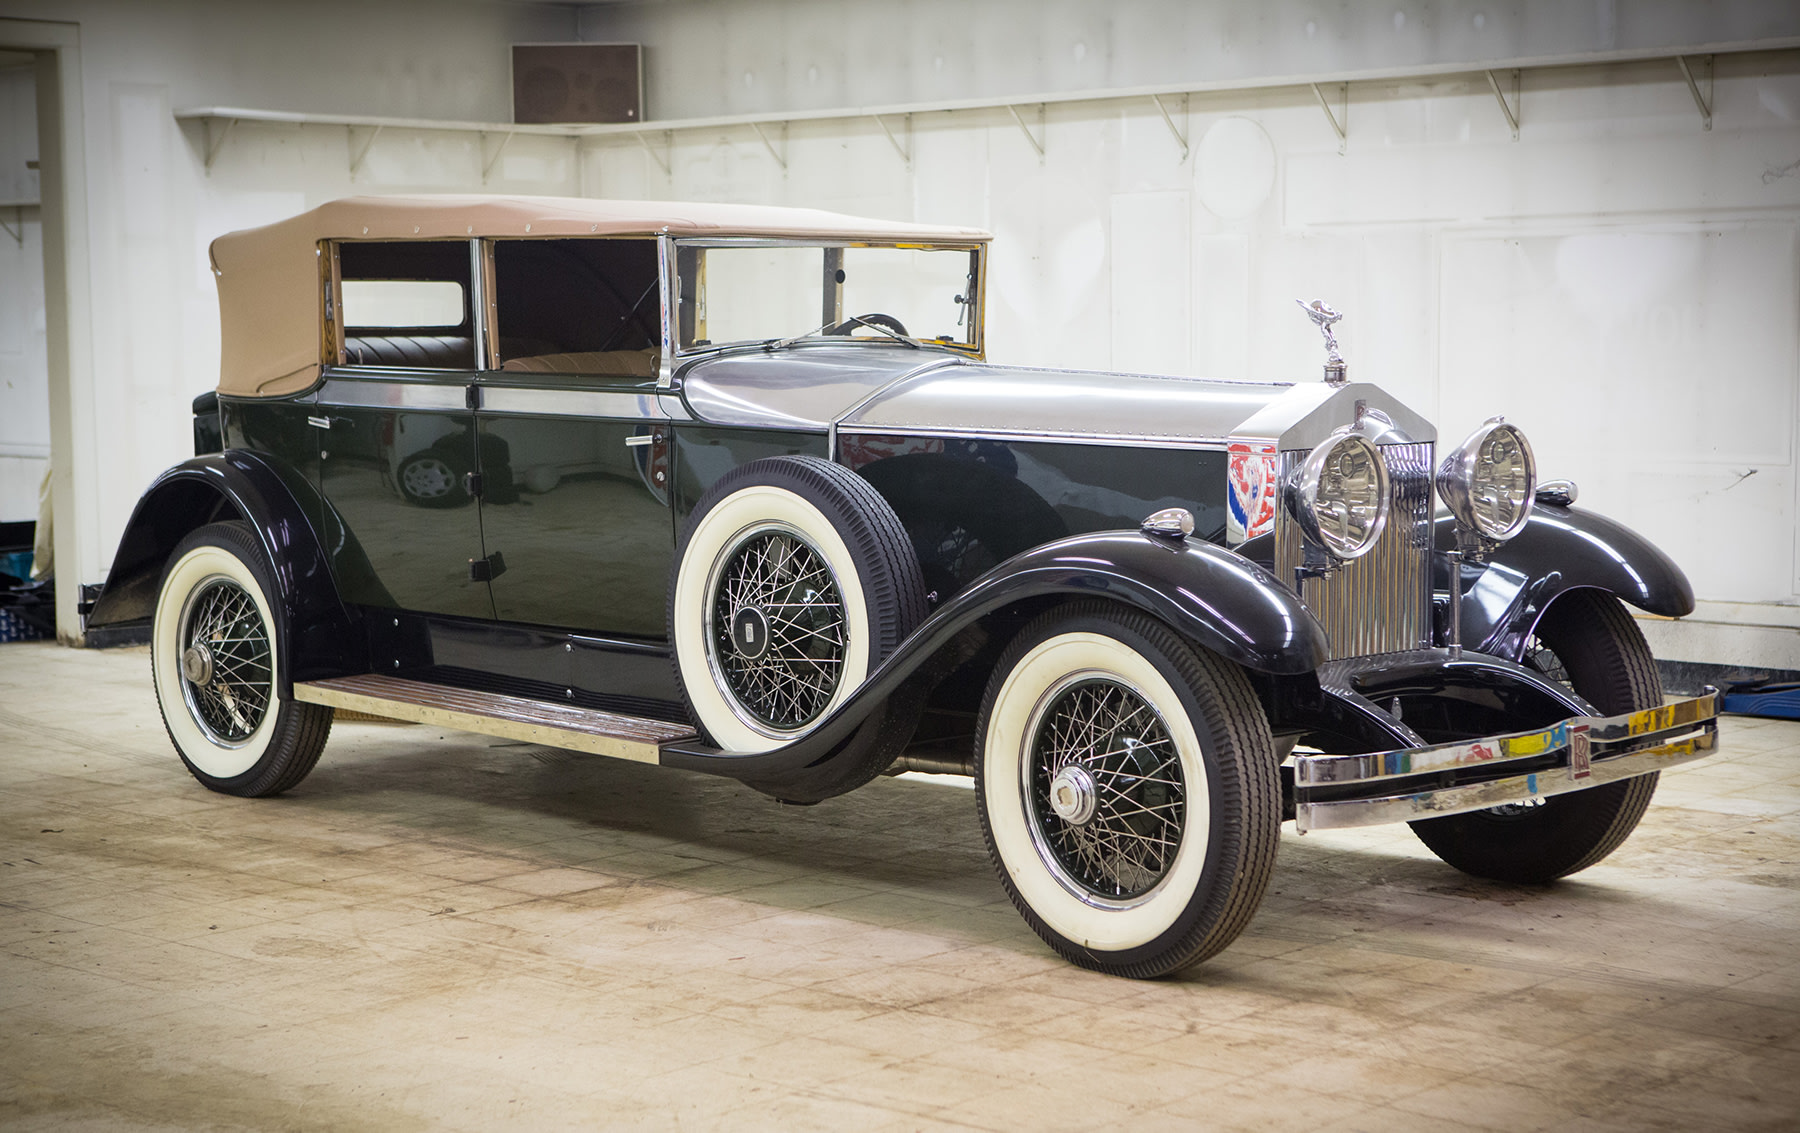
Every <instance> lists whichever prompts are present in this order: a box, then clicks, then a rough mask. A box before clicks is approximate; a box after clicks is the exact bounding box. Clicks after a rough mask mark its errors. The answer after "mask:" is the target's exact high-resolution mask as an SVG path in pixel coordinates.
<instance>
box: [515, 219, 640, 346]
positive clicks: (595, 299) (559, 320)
mask: <svg viewBox="0 0 1800 1133" xmlns="http://www.w3.org/2000/svg"><path fill="white" fill-rule="evenodd" d="M494 277H495V280H494V302H495V322H496V328H495V333H496V334H498V335H499V347H500V368H501V369H502V370H507V371H511V372H515V373H517V372H525V373H552V374H610V375H618V376H623V377H640V378H648V377H654V376H655V375H656V368H657V362H658V360H659V359H658V354H659V352H660V349H661V345H662V303H661V300H660V297H659V290H658V286H657V284H658V280H659V275H658V270H657V261H656V241H654V240H607V239H593V240H501V241H498V242H496V243H495V245H494Z"/></svg>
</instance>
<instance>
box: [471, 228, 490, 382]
mask: <svg viewBox="0 0 1800 1133" xmlns="http://www.w3.org/2000/svg"><path fill="white" fill-rule="evenodd" d="M486 258H487V257H485V256H484V255H482V242H481V241H480V240H470V241H469V323H470V327H471V329H473V330H474V332H475V333H474V335H472V336H471V337H472V339H473V342H474V346H475V361H476V363H477V368H478V369H482V370H485V369H487V368H488V352H487V315H488V301H487V298H488V297H487V271H486V270H485V269H486V266H487V265H486V264H485V263H484V262H483V261H484V260H486Z"/></svg>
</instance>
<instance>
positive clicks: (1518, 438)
mask: <svg viewBox="0 0 1800 1133" xmlns="http://www.w3.org/2000/svg"><path fill="white" fill-rule="evenodd" d="M1536 487H1537V459H1536V458H1535V457H1533V456H1532V454H1531V442H1530V441H1527V440H1526V439H1525V434H1524V433H1522V432H1520V431H1519V429H1518V427H1517V426H1515V425H1508V424H1507V423H1506V421H1505V419H1504V418H1501V417H1490V418H1488V419H1487V421H1486V422H1485V423H1483V424H1482V426H1481V428H1479V429H1476V430H1475V431H1474V432H1473V433H1470V434H1469V439H1468V440H1466V441H1464V442H1463V443H1462V444H1461V445H1459V446H1458V447H1457V448H1456V449H1455V450H1454V451H1452V452H1451V453H1450V454H1449V455H1448V456H1446V457H1445V458H1444V462H1443V464H1441V465H1439V466H1438V471H1437V490H1438V495H1439V496H1440V497H1441V498H1442V499H1443V501H1444V506H1446V507H1448V508H1449V509H1450V513H1451V514H1452V515H1454V516H1455V517H1456V522H1457V523H1459V524H1461V525H1462V526H1463V527H1464V528H1465V529H1466V530H1469V531H1473V532H1475V533H1476V534H1477V535H1480V536H1481V537H1482V538H1483V539H1487V540H1491V541H1492V542H1495V543H1504V542H1505V541H1506V540H1508V539H1511V538H1512V537H1513V536H1514V535H1517V534H1518V533H1519V531H1520V530H1521V529H1522V528H1524V526H1525V521H1526V520H1527V519H1529V518H1530V517H1531V499H1532V493H1533V491H1534V489H1535V488H1536Z"/></svg>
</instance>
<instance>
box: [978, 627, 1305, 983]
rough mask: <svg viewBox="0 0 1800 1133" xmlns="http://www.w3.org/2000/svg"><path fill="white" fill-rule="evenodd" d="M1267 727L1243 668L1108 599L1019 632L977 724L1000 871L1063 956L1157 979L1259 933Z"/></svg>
mask: <svg viewBox="0 0 1800 1133" xmlns="http://www.w3.org/2000/svg"><path fill="white" fill-rule="evenodd" d="M1277 768H1278V760H1277V759H1276V756H1275V748H1274V744H1273V742H1272V741H1271V740H1270V737H1269V724H1268V718H1267V716H1266V715H1265V714H1264V713H1263V710H1262V705H1261V704H1260V703H1258V701H1257V699H1256V694H1255V691H1254V690H1253V689H1252V688H1251V687H1250V682H1249V680H1248V679H1247V678H1246V677H1245V676H1244V673H1243V670H1241V669H1239V668H1238V667H1237V666H1236V665H1233V664H1232V663H1231V662H1229V661H1226V660H1225V659H1224V658H1222V657H1219V656H1218V655H1217V654H1214V653H1209V652H1206V651H1205V650H1201V649H1196V648H1195V647H1194V646H1193V645H1192V644H1191V643H1190V642H1188V641H1187V640H1186V639H1185V638H1183V637H1182V636H1181V635H1179V634H1177V633H1175V632H1174V631H1173V630H1172V629H1170V628H1169V627H1168V626H1167V625H1166V624H1164V623H1163V622H1160V621H1158V620H1157V619H1155V618H1152V617H1150V616H1148V615H1146V614H1144V613H1143V612H1141V611H1138V610H1133V609H1130V608H1127V607H1124V606H1122V605H1121V604H1118V603H1115V602H1112V601H1110V600H1094V601H1083V602H1069V603H1066V604H1063V605H1059V606H1055V607H1052V608H1050V609H1049V610H1046V611H1044V612H1043V613H1042V614H1040V615H1038V617H1036V618H1034V619H1033V620H1032V621H1031V622H1029V623H1027V624H1026V625H1025V626H1024V627H1023V628H1021V629H1020V630H1018V632H1017V633H1016V634H1015V635H1014V636H1013V639H1012V640H1011V642H1010V643H1009V644H1008V645H1007V646H1006V649H1005V651H1004V652H1003V653H1002V654H1001V655H1000V659H999V661H997V662H996V663H995V665H994V672H993V676H992V677H990V678H989V680H988V687H987V691H986V693H985V694H984V696H983V697H982V704H981V713H980V715H979V716H978V717H977V719H976V728H975V801H976V805H977V807H978V808H979V811H980V815H981V824H982V833H983V835H984V836H985V837H986V839H987V846H988V852H989V854H990V855H992V857H993V860H994V868H995V872H996V873H997V874H998V875H999V877H1000V883H1001V885H1003V886H1005V887H1006V892H1007V896H1008V897H1010V898H1011V899H1012V903H1013V907H1014V908H1016V909H1018V910H1019V912H1020V914H1021V915H1023V916H1024V918H1025V921H1026V923H1027V924H1029V925H1030V926H1031V927H1032V930H1033V931H1034V932H1036V933H1037V934H1038V935H1039V936H1040V937H1042V938H1043V939H1044V941H1045V942H1046V943H1048V944H1049V945H1050V947H1052V948H1054V949H1055V950H1056V951H1057V952H1059V953H1060V954H1062V955H1063V956H1064V957H1065V958H1067V959H1068V960H1071V961H1073V962H1074V963H1076V964H1080V965H1081V966H1082V967H1084V968H1093V969H1095V970H1096V971H1102V972H1111V973H1114V974H1115V975H1121V976H1132V977H1135V978H1140V979H1147V978H1150V977H1154V976H1161V975H1167V974H1168V973H1170V972H1174V971H1178V970H1180V969H1182V968H1185V967H1188V966H1189V965H1191V964H1197V963H1199V962H1200V961H1202V960H1204V959H1206V958H1207V957H1208V956H1212V955H1214V954H1216V953H1217V952H1218V951H1219V950H1220V949H1221V948H1224V947H1225V946H1226V945H1228V944H1230V943H1231V941H1232V940H1233V939H1235V938H1236V937H1237V935H1238V934H1239V933H1240V932H1242V931H1243V930H1244V926H1245V925H1247V924H1249V923H1250V918H1251V916H1252V915H1254V913H1255V911H1256V906H1257V903H1258V902H1260V901H1261V900H1262V895H1263V892H1264V890H1265V888H1266V887H1267V886H1268V883H1269V875H1270V872H1271V871H1272V870H1273V868H1274V865H1275V851H1276V847H1277V846H1278V844H1279V843H1280V839H1281V778H1280V773H1279V771H1278V769H1277Z"/></svg>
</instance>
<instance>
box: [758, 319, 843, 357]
mask: <svg viewBox="0 0 1800 1133" xmlns="http://www.w3.org/2000/svg"><path fill="white" fill-rule="evenodd" d="M831 325H833V324H831V323H820V324H819V325H818V326H816V327H814V328H812V329H811V330H809V331H807V332H806V333H805V334H797V335H795V336H793V337H792V338H765V339H763V341H762V348H763V349H764V350H782V349H785V348H786V347H789V346H792V345H794V343H796V342H799V341H800V340H801V339H803V338H811V337H812V336H813V335H815V334H818V333H819V332H820V331H822V330H824V329H825V328H826V327H828V326H831Z"/></svg>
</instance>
